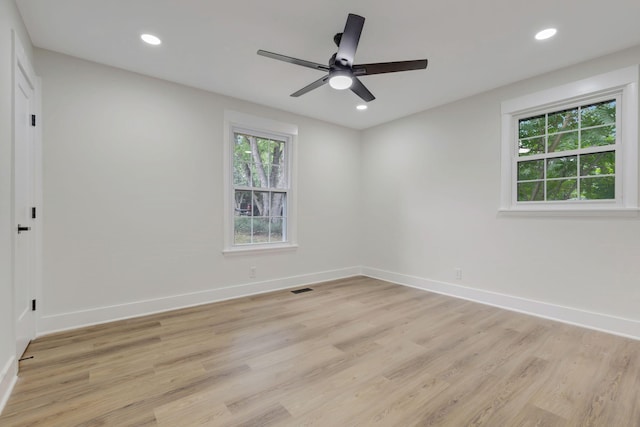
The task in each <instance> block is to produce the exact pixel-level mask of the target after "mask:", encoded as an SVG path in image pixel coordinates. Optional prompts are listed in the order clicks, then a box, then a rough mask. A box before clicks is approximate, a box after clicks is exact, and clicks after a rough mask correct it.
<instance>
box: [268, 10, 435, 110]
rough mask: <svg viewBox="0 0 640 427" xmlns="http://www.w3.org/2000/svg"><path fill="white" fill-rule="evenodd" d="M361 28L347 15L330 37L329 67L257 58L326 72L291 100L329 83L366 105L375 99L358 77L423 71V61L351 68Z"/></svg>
mask: <svg viewBox="0 0 640 427" xmlns="http://www.w3.org/2000/svg"><path fill="white" fill-rule="evenodd" d="M363 26H364V18H363V17H362V16H359V15H355V14H353V13H350V14H349V16H348V17H347V23H346V25H345V26H344V31H343V32H342V33H338V34H336V35H335V36H334V37H333V41H334V42H335V44H336V46H338V52H336V53H334V54H333V56H332V57H331V58H330V59H329V65H323V64H318V63H317V62H311V61H305V60H303V59H297V58H292V57H290V56H285V55H280V54H279V53H273V52H267V51H266V50H259V51H258V55H262V56H266V57H267V58H273V59H277V60H279V61H284V62H289V63H291V64H295V65H301V66H303V67H308V68H313V69H315V70H320V71H324V72H327V73H328V74H327V75H325V76H324V77H321V78H320V79H318V80H316V81H315V82H313V83H311V84H309V85H307V86H305V87H303V88H302V89H300V90H299V91H297V92H294V93H292V94H291V96H294V97H298V96H300V95H304V94H305V93H307V92H310V91H312V90H313V89H317V88H319V87H320V86H322V85H324V84H326V83H327V82H329V85H330V86H331V87H332V88H334V89H338V90H344V89H351V91H353V92H354V93H355V94H356V95H358V96H359V97H360V98H362V99H363V100H364V101H366V102H370V101H373V100H374V99H376V97H375V96H373V94H372V93H371V92H369V89H367V88H366V87H365V85H363V84H362V82H361V81H360V79H358V77H360V76H369V75H372V74H383V73H395V72H398V71H411V70H423V69H425V68H427V60H426V59H418V60H415V61H398V62H378V63H374V64H354V63H353V60H354V58H355V55H356V49H357V47H358V41H359V40H360V34H361V33H362V27H363Z"/></svg>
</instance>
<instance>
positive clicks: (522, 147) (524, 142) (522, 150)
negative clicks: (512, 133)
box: [518, 137, 544, 157]
mask: <svg viewBox="0 0 640 427" xmlns="http://www.w3.org/2000/svg"><path fill="white" fill-rule="evenodd" d="M542 153H544V137H541V138H529V139H520V140H519V142H518V156H520V157H522V156H531V155H534V154H542Z"/></svg>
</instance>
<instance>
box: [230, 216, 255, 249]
mask: <svg viewBox="0 0 640 427" xmlns="http://www.w3.org/2000/svg"><path fill="white" fill-rule="evenodd" d="M251 220H252V218H251V217H248V216H244V217H242V216H241V217H235V218H234V222H233V242H234V243H235V244H237V245H242V244H246V243H251Z"/></svg>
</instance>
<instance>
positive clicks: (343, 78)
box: [329, 72, 353, 90]
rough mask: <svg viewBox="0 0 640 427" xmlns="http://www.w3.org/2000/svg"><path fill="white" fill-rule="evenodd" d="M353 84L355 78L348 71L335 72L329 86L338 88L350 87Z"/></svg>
mask: <svg viewBox="0 0 640 427" xmlns="http://www.w3.org/2000/svg"><path fill="white" fill-rule="evenodd" d="M352 84H353V79H352V78H351V76H350V75H349V74H348V73H347V72H337V73H334V74H333V75H332V76H331V78H330V79H329V86H331V87H332V88H334V89H336V90H345V89H349V88H350V87H351V85H352Z"/></svg>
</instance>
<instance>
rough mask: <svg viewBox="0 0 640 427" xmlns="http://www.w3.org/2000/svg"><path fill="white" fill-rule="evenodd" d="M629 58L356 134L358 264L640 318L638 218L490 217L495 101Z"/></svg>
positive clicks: (623, 56) (494, 207)
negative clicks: (458, 271) (359, 144)
mask: <svg viewBox="0 0 640 427" xmlns="http://www.w3.org/2000/svg"><path fill="white" fill-rule="evenodd" d="M637 63H640V47H636V48H634V49H630V50H627V51H624V52H619V53H616V54H613V55H610V56H607V57H604V58H599V59H596V60H593V61H590V62H586V63H584V64H580V65H577V66H574V67H570V68H567V69H563V70H561V71H558V72H554V73H550V74H547V75H543V76H539V77H536V78H532V79H530V80H526V81H523V82H519V83H516V84H512V85H510V86H507V87H503V88H500V89H497V90H493V91H490V92H488V93H484V94H481V95H478V96H474V97H471V98H467V99H464V100H461V101H458V102H455V103H452V104H449V105H445V106H443V107H441V108H436V109H433V110H429V111H425V112H422V113H419V114H416V115H412V116H410V117H406V118H403V119H399V120H396V121H394V122H391V123H387V124H384V125H381V126H378V127H375V128H371V129H368V130H366V131H364V132H363V157H362V183H363V200H364V203H363V211H364V212H366V215H363V217H362V220H363V224H364V229H363V236H362V245H361V250H362V251H363V258H364V261H363V264H364V265H365V266H369V267H374V268H375V269H379V270H378V271H377V272H376V271H375V270H374V272H373V274H374V275H376V274H379V275H382V276H385V277H391V278H393V277H396V278H398V279H399V281H403V280H404V281H412V280H414V279H415V278H421V279H424V280H423V281H422V283H427V282H432V284H433V283H436V284H437V285H434V286H441V288H440V289H441V290H443V291H447V290H448V291H452V293H456V292H458V291H460V294H463V295H464V293H465V292H466V291H464V290H462V291H461V290H460V289H457V290H456V288H455V287H451V286H448V285H443V283H442V282H445V283H449V284H457V285H463V286H467V287H471V288H474V289H476V290H482V291H490V292H497V293H501V294H506V295H511V296H516V297H521V298H525V299H531V300H536V301H540V302H543V303H548V304H550V305H553V306H565V307H570V308H575V309H577V310H579V311H587V312H594V313H601V314H605V315H608V316H612V317H621V318H626V319H630V320H632V321H635V322H638V321H640V310H639V307H640V286H638V284H639V283H640V282H639V280H640V219H638V218H631V219H630V218H575V217H574V218H549V217H547V218H540V217H535V218H534V217H504V216H499V215H498V207H499V197H500V144H501V140H500V138H501V134H500V129H501V117H500V103H501V102H502V101H503V100H506V99H510V98H514V97H517V96H521V95H524V94H528V93H531V92H535V91H538V90H542V89H547V88H551V87H554V86H557V85H560V84H563V83H568V82H571V81H574V80H577V79H582V78H586V77H591V76H593V75H596V74H599V73H603V72H606V71H610V70H614V69H618V68H621V67H624V66H628V65H631V64H637ZM469 72H470V73H472V72H473V70H470V71H469ZM423 96H429V95H428V94H423ZM455 268H462V269H463V279H462V280H461V281H460V280H456V279H455V274H454V269H455ZM380 270H383V271H380ZM389 272H391V273H394V274H390V275H389V274H387V273H389ZM407 276H414V279H412V278H408V277H407ZM403 277H404V279H403ZM414 281H415V283H420V280H414ZM427 287H428V285H427ZM489 298H491V297H490V296H489ZM635 322H631V323H630V324H631V327H632V328H635V329H633V330H635V331H636V333H637V336H638V337H640V327H638V326H640V323H635ZM629 333H632V332H629Z"/></svg>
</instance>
